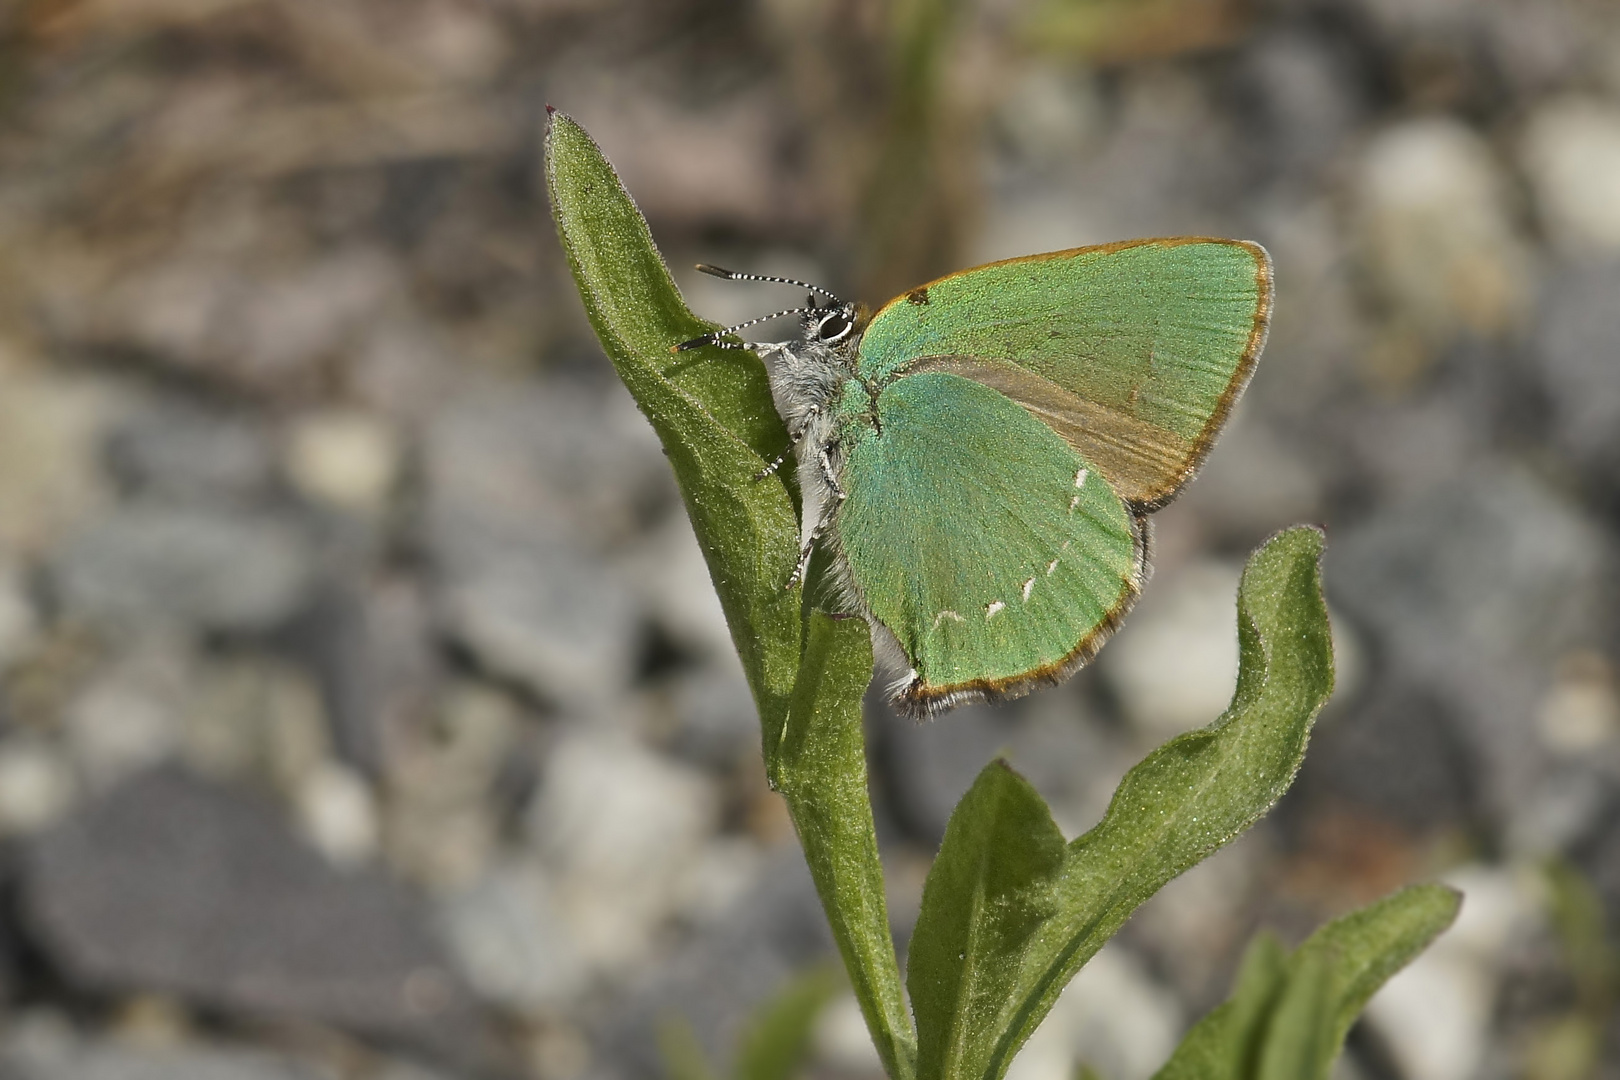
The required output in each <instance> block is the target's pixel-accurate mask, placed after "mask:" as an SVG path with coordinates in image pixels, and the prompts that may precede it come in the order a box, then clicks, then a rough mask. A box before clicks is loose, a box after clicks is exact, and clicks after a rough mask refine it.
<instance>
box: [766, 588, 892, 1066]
mask: <svg viewBox="0 0 1620 1080" xmlns="http://www.w3.org/2000/svg"><path fill="white" fill-rule="evenodd" d="M807 636H808V640H807V641H806V644H805V651H804V664H803V666H802V667H801V668H800V672H799V678H798V685H797V686H796V687H795V689H794V695H793V701H792V705H791V708H790V710H789V713H788V721H787V725H786V728H785V730H784V732H783V738H782V744H781V748H780V750H779V751H778V752H777V754H776V755H775V757H774V759H773V761H772V762H770V764H769V768H770V777H771V783H772V785H773V786H774V787H775V788H776V789H777V790H778V791H780V792H781V793H782V795H783V797H784V798H786V799H787V804H788V810H789V812H790V813H791V814H792V817H793V824H794V827H795V828H796V829H797V830H798V833H799V843H800V844H801V845H802V846H803V847H804V857H805V861H806V862H808V863H809V864H810V874H811V877H813V878H814V879H815V882H816V891H817V892H818V893H819V894H820V895H821V901H822V906H823V907H824V908H826V911H827V920H828V922H829V923H831V925H832V932H833V939H834V940H835V941H837V942H838V950H839V952H840V953H841V954H842V955H843V957H844V964H845V967H847V968H848V969H849V973H850V983H851V984H852V985H853V987H854V989H855V998H856V1000H857V1001H859V1002H860V1005H861V1012H862V1014H863V1015H864V1016H865V1017H866V1026H867V1028H868V1029H869V1030H870V1031H871V1032H872V1041H873V1042H874V1043H875V1044H876V1046H877V1050H878V1056H879V1057H880V1058H881V1059H882V1060H883V1067H884V1070H885V1071H886V1072H887V1073H888V1074H889V1076H891V1077H895V1078H904V1077H909V1076H911V1075H912V1073H913V1070H914V1067H915V1066H914V1059H915V1057H916V1052H917V1051H916V1036H915V1035H914V1034H913V1033H912V1028H911V1017H910V1015H909V1014H908V1013H907V1012H906V1007H905V999H904V998H903V997H902V996H901V994H900V964H899V961H898V960H897V959H896V958H895V953H894V939H893V937H891V935H890V933H889V910H888V901H887V899H886V898H885V895H884V890H883V867H882V864H881V863H880V862H879V861H878V850H877V831H876V828H875V827H874V825H873V822H872V803H871V799H870V797H869V796H868V794H867V788H866V748H865V736H864V733H863V731H862V728H861V699H862V697H863V696H864V694H865V691H866V686H867V684H868V683H869V682H871V679H872V640H871V635H870V633H869V632H868V631H867V628H866V623H865V622H863V621H862V620H860V619H834V618H831V617H829V616H827V615H822V614H819V613H818V614H815V615H812V616H811V618H810V622H809V630H808V635H807Z"/></svg>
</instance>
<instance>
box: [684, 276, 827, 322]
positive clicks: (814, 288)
mask: <svg viewBox="0 0 1620 1080" xmlns="http://www.w3.org/2000/svg"><path fill="white" fill-rule="evenodd" d="M697 268H698V270H699V271H700V272H702V273H705V274H708V275H709V276H710V277H717V278H725V279H726V280H727V281H769V282H772V283H774V284H777V285H797V286H798V287H799V288H801V289H809V290H810V291H811V292H813V293H818V294H820V295H822V296H825V297H826V298H827V299H828V300H831V301H832V302H833V303H834V304H841V303H843V301H842V300H840V299H838V297H836V296H834V295H833V294H832V293H830V292H828V291H827V290H826V289H823V288H822V287H821V286H819V285H812V284H810V283H809V282H808V281H799V280H797V279H795V278H785V277H772V276H770V275H769V274H744V273H742V272H741V271H738V270H727V269H726V268H725V267H723V266H712V265H710V264H709V263H698V264H697ZM766 317H767V318H772V319H774V318H775V317H776V316H774V315H769V316H766ZM743 325H745V326H746V325H747V324H746V323H744V324H743Z"/></svg>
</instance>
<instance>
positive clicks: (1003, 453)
mask: <svg viewBox="0 0 1620 1080" xmlns="http://www.w3.org/2000/svg"><path fill="white" fill-rule="evenodd" d="M842 438H843V439H844V445H845V448H846V453H847V457H846V459H845V466H844V473H843V479H844V487H845V489H846V490H847V491H848V498H847V500H846V501H845V502H844V503H843V505H842V506H841V508H840V510H839V514H838V519H837V525H836V528H837V531H838V542H839V545H840V548H841V550H842V551H843V554H844V556H845V558H846V559H847V561H848V565H849V570H850V574H851V577H852V578H853V580H854V584H855V586H856V587H857V588H858V589H859V590H860V592H861V595H862V597H863V598H864V600H865V602H866V604H867V605H868V607H869V608H870V609H871V612H872V614H873V616H875V617H876V619H877V621H879V622H880V623H882V624H883V625H884V626H886V627H888V629H889V630H890V631H891V632H893V634H894V635H895V637H896V638H898V639H899V642H900V645H901V647H902V648H903V649H904V650H905V653H906V656H907V657H908V658H909V659H910V660H911V662H912V664H913V665H915V667H916V669H917V672H918V674H919V675H921V676H922V679H923V683H924V687H923V692H924V695H925V696H927V697H933V696H937V695H941V694H945V693H949V692H952V691H954V690H958V689H969V688H972V689H980V690H989V691H996V690H1002V689H1007V688H1009V687H1011V686H1013V685H1016V684H1018V683H1023V682H1027V681H1029V680H1031V679H1037V678H1040V677H1041V676H1043V675H1050V674H1055V673H1057V672H1058V671H1060V670H1062V669H1063V668H1064V666H1065V665H1067V664H1069V663H1071V662H1073V661H1074V660H1075V659H1077V658H1079V657H1082V656H1084V655H1086V654H1087V650H1088V648H1089V647H1090V646H1091V643H1092V642H1100V640H1101V637H1102V636H1103V635H1104V634H1105V633H1106V632H1107V630H1108V629H1110V628H1111V627H1112V625H1113V623H1114V621H1115V620H1117V618H1118V617H1119V616H1120V615H1121V614H1123V612H1124V610H1125V609H1126V608H1127V607H1129V605H1130V603H1131V601H1132V600H1133V599H1134V598H1135V595H1136V592H1137V589H1138V588H1139V586H1140V562H1141V545H1140V536H1139V529H1138V525H1137V522H1136V520H1135V518H1134V517H1133V515H1132V513H1131V511H1130V510H1129V509H1128V508H1127V507H1126V506H1125V504H1124V503H1123V502H1121V500H1120V499H1119V498H1118V497H1117V496H1116V495H1115V494H1114V493H1113V491H1112V490H1110V488H1109V486H1108V484H1107V483H1106V482H1105V481H1104V480H1103V478H1102V477H1101V476H1100V475H1099V474H1098V473H1097V471H1096V469H1095V468H1094V467H1093V466H1091V465H1090V464H1089V463H1087V462H1086V461H1085V460H1084V459H1082V458H1081V457H1080V455H1079V454H1078V453H1077V452H1076V451H1075V450H1074V448H1073V447H1071V446H1070V445H1069V444H1068V443H1066V442H1064V441H1063V440H1062V439H1061V438H1059V437H1058V436H1057V435H1056V434H1054V433H1053V432H1052V430H1051V429H1050V428H1048V427H1047V426H1046V425H1044V424H1042V423H1040V422H1039V421H1038V420H1036V419H1034V418H1033V417H1032V416H1031V415H1030V414H1029V413H1028V412H1026V411H1025V410H1024V409H1022V408H1020V407H1019V406H1018V405H1016V404H1014V403H1013V402H1012V401H1011V400H1009V399H1008V398H1007V397H1005V396H1004V395H1002V394H1000V393H997V392H996V391H994V390H991V389H989V388H987V387H985V386H983V385H980V384H979V383H976V382H974V381H972V380H969V379H964V378H961V377H960V376H956V375H950V374H945V373H938V372H935V373H927V374H920V375H910V376H906V377H903V378H900V379H897V380H895V381H893V382H891V383H890V384H889V385H888V386H887V387H885V388H884V389H883V391H882V392H881V394H880V395H879V396H878V399H877V424H876V426H875V427H874V426H869V425H866V424H858V423H857V424H853V425H851V427H850V428H849V429H848V430H846V431H845V432H844V434H843V436H842ZM1077 481H1078V484H1077Z"/></svg>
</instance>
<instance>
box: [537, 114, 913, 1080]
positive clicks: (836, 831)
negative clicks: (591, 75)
mask: <svg viewBox="0 0 1620 1080" xmlns="http://www.w3.org/2000/svg"><path fill="white" fill-rule="evenodd" d="M546 184H547V188H548V190H549V192H550V195H551V204H552V211H553V216H554V217H555V219H556V221H557V232H558V235H559V236H560V237H561V238H562V244H563V248H564V250H565V252H566V253H567V256H568V265H569V267H570V268H571V269H572V270H573V273H574V281H575V283H576V284H577V285H578V287H579V292H580V296H581V298H582V299H583V300H584V302H585V312H586V314H587V315H588V316H589V317H590V320H591V325H592V326H593V327H594V328H595V330H596V334H597V336H598V337H599V338H600V339H601V342H602V347H603V349H604V350H606V352H607V354H608V357H609V358H610V359H611V360H612V361H613V366H614V368H615V369H616V370H617V371H618V373H619V377H620V378H621V379H623V380H624V383H625V385H626V386H627V387H628V388H629V389H630V393H631V395H632V396H633V397H634V398H635V400H636V404H637V405H638V406H639V407H640V408H641V411H642V412H643V413H645V414H646V416H647V418H648V420H650V421H651V422H652V425H653V428H654V430H656V431H657V433H658V437H659V438H660V440H662V442H663V444H664V450H665V452H666V453H667V454H668V455H669V460H670V464H671V466H672V467H673V468H674V470H675V479H676V481H677V482H678V483H679V485H680V489H681V496H682V498H683V499H684V500H685V503H686V510H687V513H688V514H689V515H690V517H691V519H692V526H693V529H694V530H695V531H696V533H697V538H698V544H699V546H700V547H701V548H702V549H703V555H704V558H705V559H706V560H707V562H708V566H709V575H710V577H711V578H713V580H714V585H715V590H716V591H717V592H718V593H719V595H720V603H721V607H722V608H723V609H724V611H725V615H726V622H727V625H728V626H729V627H730V629H731V638H732V641H733V642H734V643H735V645H736V647H737V653H738V655H739V656H740V657H741V658H742V662H743V670H744V671H745V672H746V674H747V676H748V683H749V687H750V689H751V690H752V691H753V695H754V701H755V704H756V705H757V707H758V709H759V715H760V733H761V745H762V747H763V752H764V756H765V762H766V767H767V769H768V771H769V774H770V777H771V781H772V783H773V785H774V786H776V787H777V788H778V790H780V791H781V792H782V793H783V795H784V796H785V797H786V798H787V803H788V809H789V812H790V813H791V815H792V817H793V822H794V826H795V828H797V830H798V832H799V839H800V842H801V843H802V844H803V845H804V851H805V858H806V860H807V861H808V862H809V864H810V870H811V873H812V876H813V877H814V878H815V882H816V888H817V891H818V892H819V894H820V897H821V902H822V905H823V907H824V908H825V909H826V911H827V917H828V921H829V922H831V924H832V928H833V935H834V937H835V938H836V940H837V941H838V944H839V949H840V951H841V953H842V955H843V957H844V962H845V964H846V966H847V967H848V968H849V972H850V981H851V983H852V985H853V986H854V989H855V994H856V997H857V998H858V999H859V1001H860V1003H861V1009H862V1011H863V1013H864V1014H865V1016H866V1020H867V1024H868V1025H869V1026H870V1027H871V1030H872V1033H873V1040H874V1042H875V1043H876V1044H877V1047H878V1052H879V1054H880V1055H881V1056H882V1058H883V1062H884V1065H885V1067H886V1068H887V1069H888V1071H889V1074H890V1076H892V1077H896V1078H898V1080H904V1078H906V1077H909V1076H910V1075H911V1068H912V1060H913V1058H914V1057H915V1041H916V1040H915V1036H914V1035H913V1034H912V1031H911V1020H910V1016H909V1015H908V1014H907V1013H906V1010H905V1005H904V999H903V997H902V996H901V993H900V974H899V963H898V961H897V960H896V959H895V955H894V944H893V940H892V938H891V937H890V934H889V919H888V909H887V905H886V902H885V900H884V892H883V870H882V866H881V864H880V863H879V861H878V853H877V837H876V832H875V830H874V828H873V823H872V807H871V802H870V799H869V797H868V795H867V791H866V761H865V751H864V740H863V735H862V730H861V710H860V702H861V697H862V695H863V694H864V693H865V691H866V687H867V684H868V683H869V682H871V678H872V655H871V642H870V637H869V634H868V631H867V628H866V624H865V623H864V622H863V621H861V620H859V619H850V620H843V621H835V620H831V619H828V618H826V617H825V616H820V615H816V616H813V617H811V618H809V619H806V617H805V611H804V600H803V596H804V594H803V590H800V589H793V590H789V589H787V588H786V587H785V586H786V583H787V581H788V580H789V578H790V576H791V575H792V572H793V567H794V565H795V563H796V561H797V559H798V554H799V533H798V523H797V520H796V517H795V509H794V505H793V491H792V490H791V489H790V488H789V487H788V480H787V479H786V478H787V477H788V476H789V474H791V472H792V470H787V469H783V470H779V471H777V472H776V473H773V474H772V475H771V476H769V477H767V478H765V479H763V480H755V479H753V477H754V475H755V474H756V473H757V472H758V471H759V470H760V468H761V466H762V465H763V464H765V463H766V462H767V461H768V460H774V459H775V458H776V457H777V456H778V455H779V454H780V453H781V452H782V451H783V450H785V449H786V448H787V433H786V431H785V430H784V429H783V426H782V423H781V419H780V417H779V416H778V415H777V413H776V408H775V406H774V405H773V403H772V401H771V395H770V386H769V383H768V381H767V379H766V377H765V371H764V367H763V365H761V363H760V361H759V358H758V357H757V356H755V355H754V354H753V353H751V352H747V351H744V350H726V349H715V348H700V349H694V350H691V351H688V352H683V353H680V354H673V353H671V351H670V350H671V347H672V346H674V345H675V344H677V343H678V342H682V341H687V340H690V339H692V338H694V337H697V336H699V335H700V334H702V333H704V332H705V331H708V330H710V329H713V328H714V326H713V324H711V323H706V322H703V321H702V320H700V319H698V318H697V317H696V316H695V315H693V314H692V313H691V312H690V311H688V310H687V308H686V305H685V303H684V302H683V301H682V300H681V297H680V294H679V293H678V292H677V291H676V289H675V285H674V282H673V281H672V280H671V279H670V276H669V271H668V269H667V268H666V267H665V266H664V262H663V259H662V258H661V257H660V256H659V254H658V250H657V248H656V247H654V246H653V242H652V235H651V233H650V232H649V231H648V229H647V223H646V221H645V220H644V219H643V218H642V216H641V212H640V211H639V210H637V209H636V205H635V203H634V202H632V201H631V199H630V196H629V195H628V194H626V193H625V190H624V188H623V186H622V185H621V184H620V183H619V178H618V176H617V175H615V174H614V172H613V168H612V166H611V165H609V164H608V162H607V159H606V158H604V157H603V156H602V152H601V151H600V150H599V149H598V148H597V146H596V144H595V143H593V142H592V141H591V139H590V137H589V136H588V135H586V134H585V132H584V131H583V130H582V129H581V128H580V127H579V125H577V124H575V123H574V122H573V121H572V120H570V119H569V118H568V117H566V116H564V115H563V114H561V113H555V114H553V116H552V120H551V130H550V132H549V133H548V134H547V136H546ZM790 712H791V719H790Z"/></svg>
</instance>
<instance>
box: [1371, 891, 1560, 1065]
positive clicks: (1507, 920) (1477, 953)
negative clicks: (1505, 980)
mask: <svg viewBox="0 0 1620 1080" xmlns="http://www.w3.org/2000/svg"><path fill="white" fill-rule="evenodd" d="M1448 881H1449V883H1450V884H1451V885H1452V886H1454V887H1456V888H1458V889H1460V890H1461V891H1462V893H1463V906H1462V911H1461V913H1460V914H1459V915H1458V917H1457V922H1456V924H1455V925H1454V926H1452V927H1451V929H1450V930H1448V931H1446V932H1445V933H1444V934H1442V935H1441V936H1440V937H1439V938H1438V939H1437V940H1436V941H1435V942H1434V944H1432V945H1430V946H1429V948H1428V949H1427V950H1426V951H1424V952H1423V953H1422V954H1420V955H1419V956H1418V958H1417V959H1416V960H1414V961H1412V963H1411V965H1410V966H1409V967H1407V968H1406V969H1404V970H1403V971H1401V972H1399V973H1397V974H1396V975H1395V977H1394V978H1392V979H1390V981H1389V982H1388V983H1386V984H1385V985H1384V987H1383V989H1381V990H1379V991H1378V993H1377V994H1375V995H1373V998H1372V1000H1371V1001H1370V1002H1368V1005H1367V1012H1366V1022H1367V1024H1368V1025H1370V1026H1371V1027H1372V1028H1373V1029H1374V1030H1375V1031H1376V1032H1377V1034H1378V1035H1379V1037H1380V1038H1381V1039H1382V1040H1383V1041H1384V1043H1385V1045H1386V1046H1388V1047H1389V1050H1390V1053H1391V1055H1392V1056H1393V1057H1394V1058H1395V1062H1396V1064H1397V1065H1398V1066H1399V1067H1400V1071H1401V1074H1402V1075H1403V1076H1405V1077H1407V1078H1408V1080H1470V1078H1471V1077H1474V1076H1475V1075H1477V1074H1478V1071H1479V1069H1480V1068H1481V1067H1482V1066H1483V1064H1484V1063H1485V1062H1486V1061H1487V1060H1489V1058H1490V1055H1491V1054H1492V1052H1493V1049H1498V1050H1499V1049H1500V1048H1495V1047H1494V1043H1493V1038H1492V1026H1491V1023H1492V1017H1493V1015H1494V1010H1495V1005H1496V994H1497V990H1498V988H1499V986H1500V983H1501V974H1502V969H1501V964H1502V954H1503V952H1504V950H1505V949H1506V947H1507V945H1508V943H1509V941H1510V940H1511V939H1512V937H1513V936H1514V935H1515V934H1516V933H1520V932H1523V930H1524V929H1525V928H1526V927H1527V926H1529V925H1530V924H1532V922H1533V920H1535V919H1536V918H1537V908H1536V901H1535V897H1534V896H1533V894H1532V890H1531V889H1530V888H1528V887H1527V886H1526V885H1524V884H1522V883H1521V882H1520V881H1519V880H1518V879H1517V878H1516V877H1515V876H1514V875H1513V874H1512V872H1511V871H1508V870H1503V869H1499V868H1493V867H1485V866H1471V867H1465V868H1463V869H1462V870H1460V871H1457V872H1454V873H1452V874H1450V875H1448Z"/></svg>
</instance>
